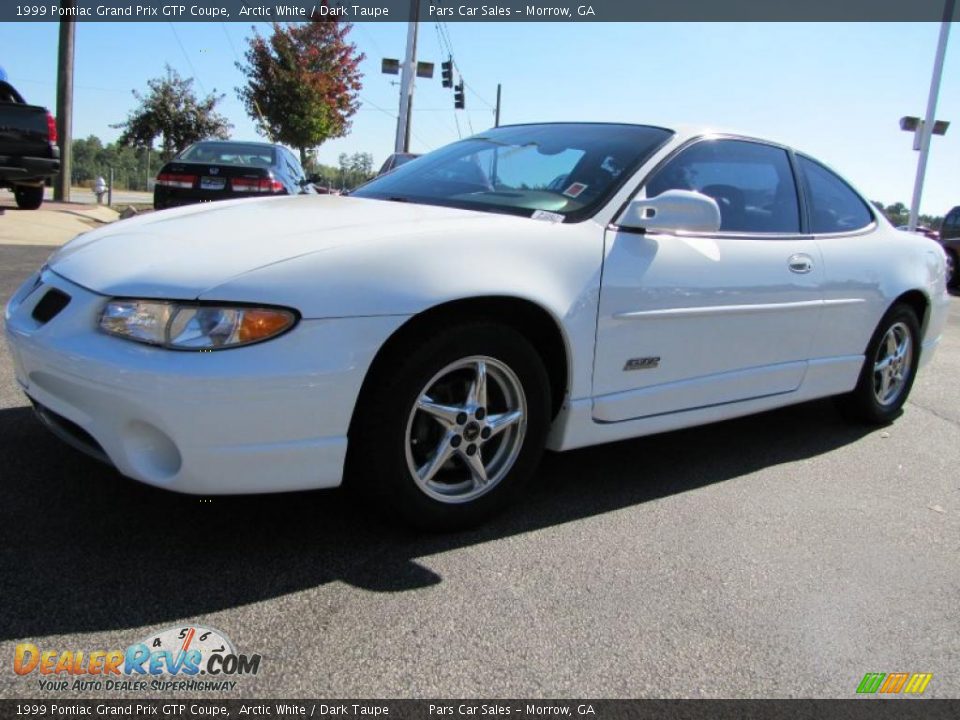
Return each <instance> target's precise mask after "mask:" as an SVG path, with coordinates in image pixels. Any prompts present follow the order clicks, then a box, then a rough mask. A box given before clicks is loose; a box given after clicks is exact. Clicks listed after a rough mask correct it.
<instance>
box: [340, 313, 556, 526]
mask: <svg viewBox="0 0 960 720" xmlns="http://www.w3.org/2000/svg"><path fill="white" fill-rule="evenodd" d="M382 362H384V363H391V362H397V363H398V365H397V366H389V371H387V370H386V369H385V368H386V367H387V366H384V365H382V364H380V366H379V367H378V368H375V369H374V373H375V374H374V375H373V376H372V378H371V381H370V387H365V388H364V392H363V394H362V397H361V401H360V403H361V404H360V406H358V408H357V411H356V412H357V417H356V419H355V421H354V423H353V425H352V428H351V433H350V450H349V456H348V469H349V478H348V484H350V485H352V486H353V487H355V488H357V489H359V490H361V491H362V492H363V493H364V494H365V495H366V496H367V497H369V498H371V499H372V500H374V501H375V502H376V503H377V504H378V505H379V506H380V508H381V509H382V510H384V511H385V512H386V513H387V514H388V515H393V516H396V517H397V518H398V519H400V520H401V521H402V522H404V523H406V524H409V525H413V526H415V527H418V528H422V529H428V530H457V529H463V528H468V527H472V526H475V525H477V524H479V523H480V522H482V521H483V520H485V519H487V518H488V517H490V516H491V515H493V514H494V513H496V512H497V511H499V510H500V509H502V508H503V507H504V506H505V505H506V504H508V503H509V502H510V501H511V500H512V499H513V498H515V497H516V496H517V494H518V493H519V492H520V490H521V489H522V488H523V486H524V485H525V484H526V483H527V481H528V480H529V479H530V478H531V477H532V475H533V474H534V472H535V470H536V467H537V464H538V463H539V460H540V456H541V454H542V452H543V447H544V444H545V442H546V434H547V429H548V426H549V422H550V407H551V398H550V386H549V382H548V380H547V373H546V370H545V369H544V366H543V362H542V360H541V359H540V356H539V355H538V354H537V352H536V350H534V348H533V347H532V346H531V345H530V343H529V342H528V341H527V340H526V338H524V336H523V335H521V334H520V333H518V332H517V331H515V330H513V329H511V328H509V327H504V326H500V325H495V324H493V323H487V322H475V323H471V324H469V325H464V326H461V327H456V328H453V329H450V330H447V331H444V332H441V333H439V334H436V335H434V336H433V337H431V338H429V339H427V340H425V341H423V342H421V343H418V344H416V345H413V346H408V347H407V348H405V349H403V350H401V351H399V352H395V353H394V354H393V355H392V356H391V357H389V358H385V359H383V361H382Z"/></svg>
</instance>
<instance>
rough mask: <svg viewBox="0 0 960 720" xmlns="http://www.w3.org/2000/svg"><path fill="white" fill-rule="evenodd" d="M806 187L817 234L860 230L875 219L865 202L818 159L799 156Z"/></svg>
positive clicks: (813, 227) (812, 222)
mask: <svg viewBox="0 0 960 720" xmlns="http://www.w3.org/2000/svg"><path fill="white" fill-rule="evenodd" d="M797 162H798V164H799V166H800V171H801V172H802V173H803V176H804V179H805V182H806V186H807V199H808V201H809V205H810V230H811V231H812V232H813V233H814V234H826V233H843V232H853V231H855V230H861V229H863V228H865V227H867V226H868V225H870V223H872V222H873V213H872V212H870V209H869V207H868V206H867V204H866V202H864V201H863V199H862V198H861V197H860V196H859V195H858V194H857V193H856V192H854V191H853V189H852V188H851V187H850V186H849V185H847V183H846V182H845V181H844V180H843V179H841V178H840V176H838V175H836V174H835V173H834V172H833V171H831V170H828V169H827V168H825V167H824V166H823V165H821V164H820V163H818V162H816V161H815V160H811V159H810V158H808V157H805V156H803V155H797Z"/></svg>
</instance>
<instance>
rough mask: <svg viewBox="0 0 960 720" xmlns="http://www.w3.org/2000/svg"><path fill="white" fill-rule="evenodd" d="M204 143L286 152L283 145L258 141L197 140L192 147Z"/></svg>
mask: <svg viewBox="0 0 960 720" xmlns="http://www.w3.org/2000/svg"><path fill="white" fill-rule="evenodd" d="M200 143H204V144H205V145H254V146H256V147H268V148H283V149H284V150H286V149H287V148H285V147H284V146H283V145H277V144H276V143H267V142H262V141H260V140H197V141H196V142H195V143H192V144H193V145H199V144H200Z"/></svg>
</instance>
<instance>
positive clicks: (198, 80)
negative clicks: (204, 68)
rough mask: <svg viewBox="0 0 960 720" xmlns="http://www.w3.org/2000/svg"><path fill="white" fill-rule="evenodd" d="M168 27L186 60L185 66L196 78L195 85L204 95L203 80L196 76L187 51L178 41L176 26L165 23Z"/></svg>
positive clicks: (178, 35) (205, 90) (205, 89)
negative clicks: (197, 84) (196, 84)
mask: <svg viewBox="0 0 960 720" xmlns="http://www.w3.org/2000/svg"><path fill="white" fill-rule="evenodd" d="M167 24H168V25H169V26H170V29H171V30H173V36H174V37H175V38H176V39H177V44H178V45H179V46H180V49H181V50H182V51H183V57H184V58H186V60H187V65H189V66H190V72H192V73H193V77H194V78H196V80H197V83H199V85H200V89H201V90H203V92H204V93H206V92H207V88H206V86H205V85H204V84H203V80H201V79H200V76H199V75H198V74H197V69H196V68H195V67H194V66H193V62H192V61H191V60H190V56H189V55H188V54H187V49H186V48H185V47H184V46H183V42H182V41H181V40H180V34H179V33H178V32H177V28H176V26H175V25H174V24H173V23H172V22H168V23H167Z"/></svg>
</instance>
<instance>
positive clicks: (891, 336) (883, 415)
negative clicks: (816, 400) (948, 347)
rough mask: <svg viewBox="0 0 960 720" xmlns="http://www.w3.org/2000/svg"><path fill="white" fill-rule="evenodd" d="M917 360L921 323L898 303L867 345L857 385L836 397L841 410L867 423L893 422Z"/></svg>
mask: <svg viewBox="0 0 960 720" xmlns="http://www.w3.org/2000/svg"><path fill="white" fill-rule="evenodd" d="M919 361H920V322H919V320H918V319H917V316H916V314H915V313H914V311H913V309H912V308H911V307H910V306H909V305H906V304H904V303H897V304H895V305H894V306H893V307H891V308H890V310H888V311H887V314H886V315H884V316H883V319H882V320H881V321H880V324H879V325H878V326H877V329H876V331H875V332H874V333H873V337H872V338H871V339H870V343H869V345H867V352H866V357H865V358H864V361H863V369H862V370H861V371H860V378H859V380H858V381H857V386H856V388H854V390H853V392H851V393H849V394H848V395H844V396H842V397H841V398H839V399H838V404H839V406H840V409H841V411H843V413H844V415H846V416H847V417H848V418H849V419H851V420H853V421H855V422H861V423H865V424H868V425H886V424H888V423H890V422H892V421H893V420H894V418H896V417H897V415H898V414H899V413H900V409H901V408H902V407H903V404H904V403H905V402H906V401H907V397H908V396H909V395H910V389H911V388H912V387H913V381H914V379H915V378H916V375H917V365H918V363H919Z"/></svg>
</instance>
